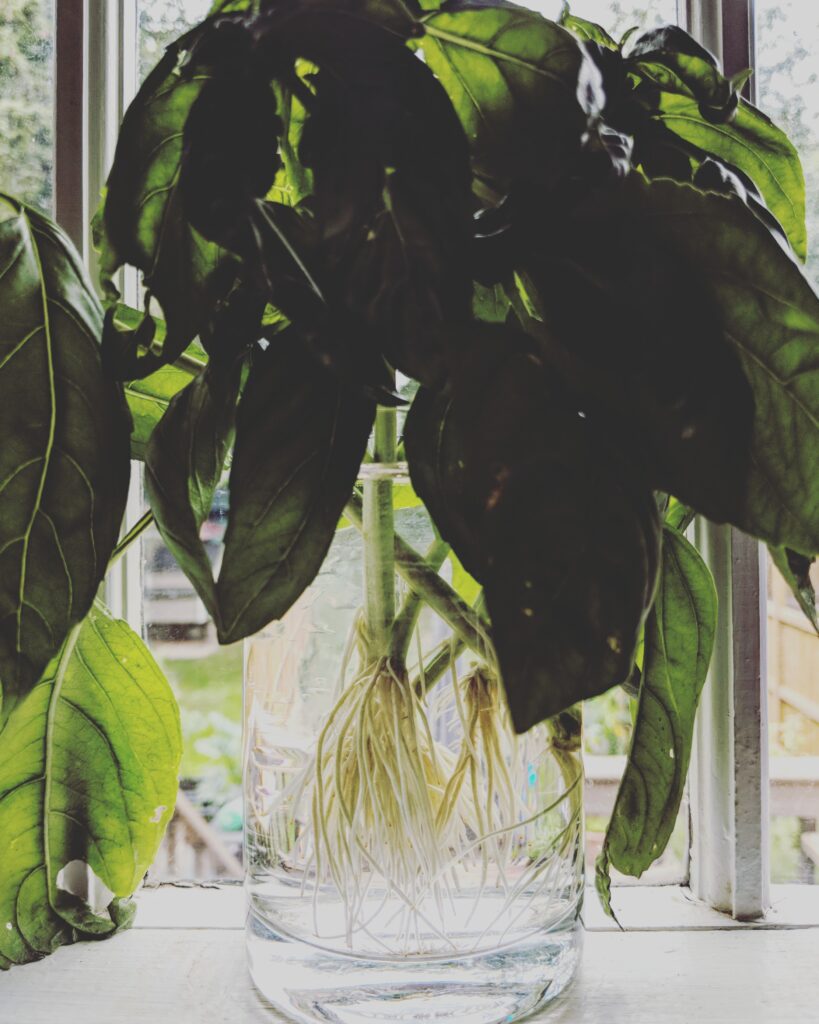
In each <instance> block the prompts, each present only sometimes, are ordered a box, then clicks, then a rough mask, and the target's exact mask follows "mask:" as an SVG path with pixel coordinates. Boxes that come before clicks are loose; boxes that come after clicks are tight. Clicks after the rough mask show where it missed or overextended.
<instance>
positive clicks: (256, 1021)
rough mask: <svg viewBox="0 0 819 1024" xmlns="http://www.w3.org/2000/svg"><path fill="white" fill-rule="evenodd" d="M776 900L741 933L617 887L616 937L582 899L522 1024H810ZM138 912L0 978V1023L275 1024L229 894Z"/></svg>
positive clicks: (799, 905) (803, 927)
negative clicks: (570, 975) (578, 952)
mask: <svg viewBox="0 0 819 1024" xmlns="http://www.w3.org/2000/svg"><path fill="white" fill-rule="evenodd" d="M775 902H776V905H777V906H776V909H775V910H774V912H773V913H772V914H771V916H770V918H769V919H768V920H767V921H765V922H762V923H761V924H757V925H752V926H744V925H740V924H737V923H736V922H732V921H730V920H729V919H726V918H725V917H723V916H722V915H720V914H716V913H715V912H714V911H710V910H708V909H707V908H703V907H702V906H700V905H699V904H696V903H694V902H693V901H692V900H691V899H690V897H688V896H686V894H685V890H683V889H679V888H677V887H673V888H672V887H668V888H663V889H650V888H648V887H633V888H631V887H626V888H621V889H619V890H617V892H616V893H615V905H616V906H617V907H618V908H619V912H620V917H621V921H622V923H623V925H624V927H625V929H626V930H625V931H623V932H620V931H618V930H617V929H616V928H614V929H612V926H611V924H610V922H608V921H607V920H606V919H605V918H604V917H603V916H602V912H601V911H600V909H599V907H597V906H596V905H595V901H594V900H591V899H590V900H589V901H588V903H587V908H586V910H585V912H584V917H585V921H586V930H587V935H586V949H585V953H584V956H583V963H582V967H581V970H580V974H579V976H578V979H577V982H576V983H575V985H573V986H572V988H571V989H570V991H569V993H568V994H567V995H566V996H565V997H564V998H563V999H561V1000H560V1001H559V1002H558V1003H557V1004H555V1005H554V1006H553V1007H552V1008H551V1009H550V1010H548V1011H546V1012H544V1013H543V1014H540V1015H536V1016H535V1017H534V1018H532V1020H533V1021H541V1020H542V1021H544V1022H546V1021H548V1022H549V1024H577V1022H578V1021H582V1022H583V1024H690V1022H691V1021H692V1020H696V1021H697V1024H733V1022H736V1024H740V1022H741V1024H755V1022H759V1024H793V1022H794V1021H804V1022H806V1024H807V1022H819V1004H817V1001H816V985H815V980H814V979H815V968H816V961H817V957H818V956H819V927H817V926H816V925H817V923H819V914H817V913H815V912H816V911H819V892H817V891H816V890H813V889H811V888H809V887H797V886H781V887H778V888H775ZM140 903H141V906H140V913H139V915H138V918H137V924H136V926H135V927H134V929H133V930H131V931H130V932H126V933H124V934H122V935H120V936H117V937H116V938H114V939H112V940H110V941H108V942H104V943H101V944H99V945H96V944H94V945H91V944H82V945H79V946H73V947H70V948H68V949H65V950H60V951H59V952H58V953H57V954H56V955H55V956H53V957H51V958H50V959H48V960H45V961H43V962H42V963H40V964H38V965H36V966H31V967H26V968H20V969H16V970H12V971H11V972H10V973H9V974H7V975H4V976H0V1024H53V1022H54V1020H55V1019H59V1020H60V1021H61V1024H194V1022H195V1024H217V1022H218V1024H284V1018H282V1017H281V1016H280V1015H279V1014H278V1013H276V1012H275V1011H274V1010H272V1009H271V1008H270V1007H268V1006H267V1005H266V1004H265V1002H264V1001H263V1000H262V999H261V998H260V997H259V996H258V995H257V994H256V992H255V990H254V989H253V987H252V985H251V983H250V980H249V978H248V975H247V971H246V968H245V954H244V932H243V918H244V898H243V894H242V890H241V888H240V887H238V886H227V887H221V888H212V889H203V888H192V889H182V888H172V887H163V888H161V889H158V890H148V891H146V892H144V893H143V894H142V895H141V897H140ZM453 1024H457V1022H453Z"/></svg>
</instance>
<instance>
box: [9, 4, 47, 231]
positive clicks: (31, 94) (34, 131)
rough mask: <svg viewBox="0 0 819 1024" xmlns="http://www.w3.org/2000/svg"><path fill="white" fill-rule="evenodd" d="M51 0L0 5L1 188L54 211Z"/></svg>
mask: <svg viewBox="0 0 819 1024" xmlns="http://www.w3.org/2000/svg"><path fill="white" fill-rule="evenodd" d="M53 118H54V6H53V0H3V3H2V5H0V189H2V191H4V192H8V193H10V194H11V195H14V196H17V197H18V198H20V199H23V200H24V201H25V202H27V203H31V204H32V205H33V206H37V207H39V208H40V209H41V210H43V211H45V212H51V208H52V197H53V183H52V172H53V166H54V153H53V136H54V132H53V124H52V122H53Z"/></svg>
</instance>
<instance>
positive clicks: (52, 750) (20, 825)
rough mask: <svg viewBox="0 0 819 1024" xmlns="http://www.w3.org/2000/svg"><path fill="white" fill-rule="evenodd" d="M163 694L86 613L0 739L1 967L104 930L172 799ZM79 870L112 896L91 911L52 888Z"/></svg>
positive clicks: (117, 918) (111, 924) (147, 659)
mask: <svg viewBox="0 0 819 1024" xmlns="http://www.w3.org/2000/svg"><path fill="white" fill-rule="evenodd" d="M180 757H181V736H180V727H179V712H178V710H177V707H176V702H175V700H174V697H173V693H172V692H171V689H170V687H169V685H168V683H167V681H166V680H165V678H164V676H163V675H162V673H161V672H160V670H159V668H158V666H157V665H156V663H155V662H154V660H153V658H152V657H151V655H150V653H149V652H148V650H147V648H146V647H145V645H144V644H143V642H142V641H141V640H140V639H139V637H138V636H137V635H136V634H135V633H133V632H132V631H131V630H130V629H129V628H128V626H127V625H126V624H125V623H124V622H119V621H117V620H115V619H113V618H111V616H110V615H109V614H108V612H107V611H105V609H103V608H102V607H101V606H99V605H95V606H94V608H93V609H92V610H91V612H89V614H88V616H87V617H86V619H85V621H84V622H83V623H82V625H81V626H78V627H76V629H75V630H74V631H72V633H71V635H70V637H69V639H68V640H67V642H66V644H65V646H64V648H63V650H62V652H61V653H60V655H59V656H58V657H57V658H55V659H54V660H53V661H52V663H51V664H50V665H49V666H48V668H47V669H46V673H45V675H44V676H43V678H42V680H41V682H40V684H39V685H38V686H36V687H35V688H34V689H33V690H32V691H31V692H30V693H29V694H28V695H27V696H26V697H25V698H23V699H22V700H21V701H20V702H19V703H18V704H17V705H16V707H15V708H14V710H13V711H12V713H11V716H10V717H9V719H8V720H7V722H6V724H5V727H4V729H3V730H2V732H0V863H2V865H3V870H2V873H0V919H2V921H3V927H2V928H0V966H9V965H10V964H22V963H27V962H28V961H31V960H37V959H39V958H40V957H42V956H45V955H46V954H48V953H51V952H53V951H54V949H56V948H57V947H58V946H60V945H63V944H65V943H68V942H73V941H75V940H76V939H81V938H90V937H96V936H101V935H107V934H111V933H113V932H114V931H115V930H116V929H117V928H118V927H122V926H123V925H124V924H125V925H126V926H127V922H128V921H129V914H128V912H127V909H126V907H124V906H123V905H122V904H121V902H120V901H121V900H124V899H127V898H128V897H130V896H131V894H132V893H133V892H134V890H135V889H136V888H137V887H138V886H139V884H140V882H141V881H142V877H143V875H144V874H145V871H146V870H147V869H148V867H149V866H150V864H151V862H152V861H153V858H154V855H155V854H156V851H157V849H158V847H159V844H160V842H161V840H162V836H163V833H164V831H165V827H166V825H167V823H168V821H169V820H170V818H171V815H172V814H173V809H174V805H175V803H176V790H177V771H178V768H179V761H180ZM74 861H79V862H81V863H83V864H87V865H88V866H89V867H90V868H91V870H92V871H93V872H94V873H95V874H96V876H97V878H98V879H100V881H101V882H102V883H103V884H104V885H105V886H107V887H108V889H109V890H110V891H111V892H112V893H113V894H114V897H115V899H114V901H113V902H112V903H111V904H110V905H109V907H108V908H107V910H102V911H94V910H92V908H91V907H89V906H88V905H87V904H85V903H84V902H83V901H81V900H80V899H78V898H77V897H72V896H71V894H70V893H69V892H68V891H66V890H65V889H64V888H62V887H61V881H62V880H61V878H60V872H61V871H62V869H63V868H64V867H65V866H66V865H67V864H70V863H72V862H74Z"/></svg>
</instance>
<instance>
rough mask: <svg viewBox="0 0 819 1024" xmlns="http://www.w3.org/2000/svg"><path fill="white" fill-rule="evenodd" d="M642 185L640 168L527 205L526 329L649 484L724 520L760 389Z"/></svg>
mask: <svg viewBox="0 0 819 1024" xmlns="http://www.w3.org/2000/svg"><path fill="white" fill-rule="evenodd" d="M646 194H650V187H649V186H648V185H647V184H645V183H644V182H643V181H642V179H641V178H639V177H638V176H636V175H632V176H631V177H630V178H629V179H627V180H626V181H624V182H622V183H619V182H618V183H614V184H610V185H606V186H604V187H598V188H594V189H590V190H587V191H586V192H585V194H583V193H581V196H580V198H579V199H575V200H574V201H573V200H572V197H571V194H570V193H564V194H561V196H560V198H559V200H558V201H557V202H555V203H552V204H549V203H546V204H543V208H542V209H539V206H538V204H537V202H529V203H521V204H520V207H519V210H518V211H517V212H516V213H515V218H516V221H517V222H518V224H517V227H516V228H515V230H516V231H517V233H518V235H519V237H520V239H521V241H520V244H519V245H518V246H517V252H518V254H519V255H518V258H519V259H520V260H521V264H522V267H521V269H522V270H523V274H522V279H523V281H524V283H525V286H526V289H527V293H528V297H529V299H530V300H532V302H533V303H534V306H535V309H536V311H537V315H538V316H539V317H540V318H541V320H542V321H543V324H544V325H545V328H546V329H545V331H544V329H543V328H542V327H541V326H540V325H539V324H537V322H535V323H530V322H526V326H527V329H529V330H531V332H532V333H533V334H534V335H537V338H538V341H539V343H540V344H541V347H542V350H543V353H544V356H545V357H546V358H548V359H550V360H551V361H552V362H553V363H554V364H555V366H556V368H558V369H559V370H560V372H561V374H562V375H563V378H564V384H565V386H566V387H567V388H571V389H574V391H575V392H576V393H577V394H578V395H579V396H582V398H580V399H579V401H581V403H584V404H582V405H581V406H580V407H581V408H583V409H584V411H586V413H587V414H588V415H589V416H590V417H594V418H599V420H600V422H601V429H603V430H605V431H606V432H609V433H611V432H616V431H620V432H622V435H623V439H622V442H621V443H622V446H623V447H624V449H628V450H629V451H630V452H631V458H632V459H634V460H635V461H643V462H644V466H645V470H644V471H645V473H646V476H647V478H648V480H649V482H650V483H651V485H652V487H654V488H656V489H658V490H663V491H665V492H667V493H671V494H674V495H676V496H677V497H678V498H680V499H681V500H682V501H684V502H686V503H687V504H690V505H693V506H694V507H696V508H697V510H698V511H700V512H702V513H703V514H705V515H707V516H709V517H710V518H712V519H715V520H718V521H720V522H725V521H727V520H730V519H732V518H736V517H737V516H739V515H740V514H741V511H742V508H743V503H744V495H745V485H746V481H747V476H748V470H747V462H748V451H749V446H750V436H751V428H752V421H753V401H752V395H751V389H750V387H749V385H748V382H747V380H746V379H745V375H744V374H743V371H742V366H741V363H740V360H739V358H738V356H737V354H736V352H734V351H733V349H732V347H731V345H730V344H729V343H728V342H726V340H725V338H724V335H723V323H722V310H721V308H720V305H719V303H717V302H716V301H715V300H714V297H713V295H712V284H711V282H710V281H709V277H708V274H707V272H705V270H704V268H703V266H702V264H701V261H700V260H698V259H697V258H696V257H694V256H692V255H689V254H688V253H686V252H681V251H680V249H679V247H678V246H676V245H674V244H672V243H671V242H670V240H669V239H668V238H667V236H666V235H664V234H663V230H662V228H663V224H662V222H661V221H660V220H659V219H657V221H656V222H655V221H654V220H653V219H652V218H649V217H646V216H644V215H643V213H644V208H645V196H646ZM683 353H684V355H683ZM705 366H707V371H706V370H705V369H704V367H705Z"/></svg>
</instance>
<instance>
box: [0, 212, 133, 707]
mask: <svg viewBox="0 0 819 1024" xmlns="http://www.w3.org/2000/svg"><path fill="white" fill-rule="evenodd" d="M0 308H1V309H2V310H3V318H4V319H3V322H4V327H3V332H2V340H0V437H2V443H0V680H2V688H3V696H4V699H5V701H6V703H7V707H6V708H5V709H4V711H3V713H7V712H8V710H9V709H10V707H11V702H12V701H13V699H14V698H16V697H18V696H20V695H22V694H24V693H26V692H27V691H28V690H29V689H30V688H31V687H32V686H34V684H35V683H36V682H37V680H38V679H39V677H40V675H41V674H42V671H43V669H44V668H45V666H46V664H47V663H48V661H50V659H51V658H52V657H53V656H54V655H55V654H56V653H57V651H58V650H59V649H60V647H61V645H62V642H63V640H64V639H65V636H66V634H67V633H68V631H69V629H70V628H71V627H72V626H73V625H74V624H75V623H77V622H79V621H80V620H81V619H82V618H83V616H84V615H85V613H86V612H87V611H88V609H89V608H90V606H91V602H92V601H93V599H94V595H95V594H96V591H97V588H98V586H99V584H100V581H101V580H102V578H103V575H104V573H105V570H106V567H107V564H108V556H109V555H110V553H111V550H112V549H113V546H114V544H115V543H116V539H117V535H118V533H119V528H120V522H121V520H122V513H123V510H124V508H125V498H126V495H127V490H128V477H129V469H130V466H129V461H128V433H129V422H128V413H127V410H126V407H125V402H124V401H123V398H122V391H121V389H120V387H119V386H118V385H116V384H114V383H112V382H111V381H108V380H107V379H106V378H105V376H104V373H103V368H102V362H101V358H100V344H99V340H100V334H101V331H102V311H101V309H100V305H99V302H98V301H97V298H96V296H95V294H94V292H93V289H92V287H91V285H90V282H89V281H88V278H87V277H86V274H85V271H84V270H83V269H82V266H81V265H80V261H79V256H78V255H77V253H76V252H75V251H74V249H73V247H72V246H71V243H70V242H69V241H68V239H67V238H66V237H65V235H63V233H62V232H61V231H60V230H59V229H58V228H57V227H56V226H55V225H54V224H52V223H51V222H50V221H49V220H48V219H47V218H45V217H43V216H42V215H41V214H39V213H37V212H35V211H34V210H31V209H29V208H27V207H24V206H22V205H20V204H19V203H17V202H15V201H14V200H11V199H8V198H6V197H0Z"/></svg>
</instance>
